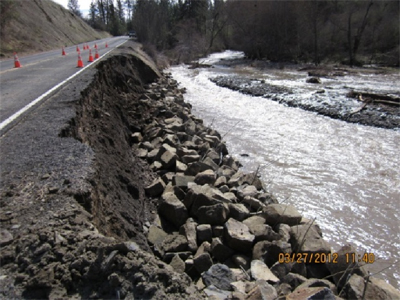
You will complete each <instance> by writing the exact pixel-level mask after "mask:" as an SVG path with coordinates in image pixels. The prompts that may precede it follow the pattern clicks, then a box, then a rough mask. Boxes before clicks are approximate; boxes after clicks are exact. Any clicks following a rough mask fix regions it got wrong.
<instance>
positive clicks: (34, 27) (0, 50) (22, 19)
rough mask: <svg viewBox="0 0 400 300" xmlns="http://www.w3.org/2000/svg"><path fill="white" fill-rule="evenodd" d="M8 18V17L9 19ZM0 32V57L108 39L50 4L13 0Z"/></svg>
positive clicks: (104, 34)
mask: <svg viewBox="0 0 400 300" xmlns="http://www.w3.org/2000/svg"><path fill="white" fill-rule="evenodd" d="M10 15H11V17H10ZM7 17H9V18H10V21H9V22H7V23H6V25H5V26H4V27H3V28H2V30H1V31H2V35H1V43H0V57H1V58H4V57H10V56H11V55H12V53H13V52H14V51H17V52H18V54H22V53H33V52H40V51H46V50H51V49H55V48H59V47H62V46H71V45H74V44H78V43H83V42H88V41H92V40H96V39H101V38H105V37H107V36H109V34H108V33H106V32H99V31H96V30H94V29H93V28H92V27H90V26H89V25H88V24H86V23H85V22H84V21H83V20H82V19H80V18H79V17H77V16H75V15H74V14H73V13H71V12H69V11H68V10H67V9H65V8H64V7H62V6H61V5H59V4H57V3H55V2H53V1H51V0H30V1H25V0H14V1H13V6H12V9H11V10H10V11H9V12H7Z"/></svg>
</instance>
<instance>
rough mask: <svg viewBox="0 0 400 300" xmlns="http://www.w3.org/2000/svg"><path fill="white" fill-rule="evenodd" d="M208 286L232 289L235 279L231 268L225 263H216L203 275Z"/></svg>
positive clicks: (226, 289)
mask: <svg viewBox="0 0 400 300" xmlns="http://www.w3.org/2000/svg"><path fill="white" fill-rule="evenodd" d="M202 278H203V282H204V283H205V285H206V286H210V285H214V286H216V287H217V288H219V289H221V290H225V291H231V290H232V286H231V282H234V281H235V278H234V276H233V273H232V271H231V269H229V268H228V267H227V266H226V265H224V264H215V265H213V266H212V267H211V268H210V269H208V271H206V272H204V273H203V275H202Z"/></svg>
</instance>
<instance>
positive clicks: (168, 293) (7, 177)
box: [0, 44, 400, 299]
mask: <svg viewBox="0 0 400 300" xmlns="http://www.w3.org/2000/svg"><path fill="white" fill-rule="evenodd" d="M83 81H87V82H88V84H87V86H86V87H84V90H83V91H82V92H81V93H79V92H78V93H77V92H76V91H75V87H76V86H75V87H70V88H69V90H67V91H65V92H64V93H61V94H59V95H58V97H55V98H54V99H52V100H51V101H49V102H48V103H46V105H44V106H43V107H41V108H40V109H39V110H38V112H37V116H39V112H46V116H47V117H46V118H45V120H47V119H48V120H49V124H51V126H49V127H46V130H47V131H46V132H44V131H40V130H32V131H31V132H27V131H26V130H22V129H23V126H24V125H23V124H22V125H21V127H20V128H21V133H20V134H19V137H20V138H21V139H22V140H23V139H24V138H26V137H27V136H29V139H30V140H31V141H35V140H36V141H37V143H38V144H40V145H43V141H44V140H45V141H46V153H45V154H43V151H42V147H38V148H34V147H32V148H30V149H28V150H24V151H25V152H24V155H25V156H28V157H29V162H28V163H24V164H23V165H21V168H20V169H18V170H13V165H10V166H9V165H8V164H7V165H6V166H5V168H4V170H2V185H1V195H2V200H1V204H2V205H1V209H0V216H1V219H0V221H1V241H0V242H1V247H2V251H1V257H0V259H1V269H0V272H1V273H0V293H1V295H2V297H4V298H15V299H21V298H23V299H45V298H49V299H60V298H69V299H70V298H71V299H80V298H85V299H93V298H96V299H137V298H139V299H151V298H152V299H201V298H214V299H259V298H265V299H305V298H306V297H314V298H315V299H316V298H318V299H335V298H336V299H341V298H343V299H354V298H358V299H361V298H362V297H363V294H365V295H364V296H365V299H397V298H399V296H400V294H399V292H398V291H397V290H395V289H394V288H393V287H391V286H390V285H388V284H386V283H385V282H383V281H382V280H377V279H374V278H373V277H369V276H368V274H367V273H366V272H365V271H364V270H363V267H362V264H363V263H361V262H360V263H359V262H358V261H355V262H354V263H353V262H352V261H349V259H348V258H349V253H353V252H355V251H356V249H353V248H352V247H351V246H345V247H343V248H342V249H341V250H340V251H338V253H336V254H335V253H331V249H330V246H329V244H328V243H327V242H326V241H324V239H323V238H322V233H321V230H320V229H319V227H318V225H317V224H315V223H314V222H313V221H312V220H306V219H304V218H303V217H302V216H301V215H300V214H299V213H298V211H297V210H296V208H295V207H293V206H291V205H286V204H284V203H281V204H279V203H277V201H276V199H275V198H274V196H273V195H271V194H270V193H268V191H267V190H266V188H265V187H264V184H263V182H261V181H260V179H259V178H258V176H257V175H258V174H257V172H254V173H251V174H245V173H243V172H242V171H241V170H240V162H238V161H237V160H235V159H233V158H232V157H231V156H229V153H228V149H227V148H226V146H225V144H224V142H223V140H222V137H221V135H220V134H219V133H218V132H217V131H215V130H213V129H211V128H208V127H206V126H204V124H203V122H202V120H201V119H198V118H197V117H196V116H194V115H192V114H191V106H190V105H189V104H188V103H186V102H185V101H184V97H183V94H184V90H182V89H180V88H178V84H177V82H176V81H175V80H173V78H171V76H170V75H168V74H160V73H159V71H158V70H156V68H155V67H154V66H153V64H152V62H151V61H149V60H148V59H147V58H146V56H145V55H144V54H143V53H141V52H140V50H138V49H135V47H134V46H133V45H130V44H127V45H126V46H124V47H122V48H121V49H120V50H119V51H118V52H116V53H114V54H113V55H112V56H110V57H109V58H108V59H107V60H106V61H104V62H102V63H100V64H99V65H98V67H97V70H96V72H94V73H93V74H91V75H90V76H89V77H87V78H84V80H83ZM68 91H69V92H68ZM73 91H75V92H73ZM66 110H67V111H68V113H66V112H65V111H66ZM55 116H63V117H59V119H57V118H55ZM41 118H42V117H41ZM41 118H35V120H34V121H31V122H36V123H35V124H36V125H37V124H39V122H40V120H42V119H41ZM26 122H30V121H29V119H28V120H27V121H26ZM42 122H43V120H42ZM32 124H33V123H29V124H27V125H29V128H33V129H35V128H39V127H35V126H32ZM42 126H43V127H45V126H47V125H44V124H42ZM17 131H18V130H16V132H17ZM27 133H28V134H29V135H27ZM44 133H46V134H45V135H44ZM54 133H56V134H54ZM8 135H10V134H8ZM3 139H4V140H3V141H6V142H7V143H11V142H12V141H13V140H14V141H15V139H10V141H8V137H7V136H6V137H4V138H3ZM5 144H6V143H5ZM40 145H39V146H40ZM19 148H21V147H19ZM19 148H18V149H19ZM29 151H30V152H29ZM7 155H8V156H7V159H8V160H9V161H11V162H12V161H13V160H15V161H18V160H19V159H22V156H20V155H18V152H17V150H14V151H9V152H7ZM14 156H15V157H14ZM25 156H23V157H25ZM55 158H56V159H55ZM2 159H3V158H2ZM38 162H40V163H38ZM59 165H60V167H59V168H58V167H57V168H55V167H54V166H59ZM38 167H39V171H37V170H38ZM14 168H15V166H14ZM49 170H50V171H49ZM36 172H37V173H36ZM306 253H307V255H306ZM311 254H313V256H314V258H312V259H311ZM317 256H318V258H317ZM350 256H351V255H350ZM327 260H329V261H330V262H327Z"/></svg>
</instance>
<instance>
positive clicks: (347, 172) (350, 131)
mask: <svg viewBox="0 0 400 300" xmlns="http://www.w3.org/2000/svg"><path fill="white" fill-rule="evenodd" d="M235 55H237V53H235V52H225V53H222V54H215V55H211V56H210V57H209V58H208V60H207V62H208V63H216V62H218V59H220V58H225V57H231V56H235ZM169 71H170V72H171V73H172V75H173V77H174V78H175V79H176V80H177V81H178V82H180V84H181V86H182V87H185V88H186V89H187V93H186V95H185V100H186V101H187V102H189V103H191V104H192V105H193V113H194V114H196V115H197V116H198V117H200V118H202V119H203V120H204V121H205V123H206V124H207V125H208V126H211V127H213V128H214V129H216V130H218V131H219V132H220V133H221V135H223V136H224V140H225V141H226V142H227V145H228V149H229V150H230V153H231V155H233V156H235V157H238V158H239V160H240V161H241V162H242V164H243V169H244V170H245V171H255V170H257V168H258V169H259V172H260V174H261V176H262V179H263V180H264V182H266V183H267V186H268V188H269V190H270V191H271V192H273V193H274V194H275V195H276V196H277V197H278V199H279V201H280V202H285V203H290V204H293V205H294V206H296V207H297V209H298V210H299V211H300V212H301V213H302V214H303V215H304V216H305V217H308V218H310V219H314V218H315V219H316V222H317V223H318V224H319V225H320V226H321V228H322V231H323V234H324V238H325V239H326V240H328V241H329V242H330V243H331V245H332V248H333V251H335V250H338V249H339V247H340V246H342V245H344V244H346V243H351V244H353V245H355V246H356V247H357V249H358V252H362V253H363V252H367V253H373V254H374V255H375V258H376V260H375V262H374V263H373V264H370V265H368V266H367V267H368V269H369V270H370V272H371V273H373V274H375V275H374V276H376V277H379V278H384V279H385V280H387V281H388V282H390V283H391V284H392V285H394V286H395V287H397V288H398V289H400V263H399V260H400V256H399V249H400V222H399V218H400V213H399V206H400V205H399V204H400V167H399V165H400V164H399V162H400V156H399V149H400V131H399V130H389V129H380V128H375V127H371V126H362V125H358V124H351V123H346V122H344V121H340V120H334V119H330V118H328V117H323V116H320V115H317V114H315V113H312V112H308V111H304V110H302V109H298V108H290V107H286V106H284V105H282V104H280V103H278V102H275V101H271V100H268V99H265V98H261V97H252V96H248V95H243V94H241V93H239V92H235V91H232V90H229V89H226V88H221V87H218V86H216V85H215V84H214V83H212V82H211V81H210V80H209V78H210V77H214V76H218V75H221V74H224V75H226V74H227V72H232V73H235V74H238V73H240V72H241V70H237V69H235V68H226V67H215V68H208V69H194V70H191V69H188V66H185V65H181V66H176V67H172V68H170V69H169ZM247 72H248V70H247ZM282 72H284V71H282ZM290 72H291V74H290V77H291V78H293V79H292V81H293V82H291V83H290V80H289V81H287V80H285V81H282V82H281V84H282V85H283V86H285V85H286V86H287V85H289V84H291V85H301V83H300V82H297V81H299V80H300V79H297V77H298V76H297V77H296V74H293V72H294V71H293V70H291V71H290ZM257 76H262V74H261V75H260V74H257ZM279 76H282V74H280V75H279ZM376 76H377V77H379V75H376ZM265 78H270V80H275V81H276V84H278V85H279V79H278V78H273V75H271V74H265ZM394 78H396V77H394ZM296 80H297V81H296ZM345 80H346V86H348V85H349V84H350V85H351V84H352V82H353V81H355V82H354V84H357V85H360V84H361V85H362V84H366V83H363V81H362V80H363V77H362V76H361V77H360V78H358V79H357V78H356V79H354V80H353V81H352V80H351V78H350V79H349V78H346V79H345ZM388 80H389V79H388V78H384V77H383V75H381V77H379V78H376V80H375V79H374V78H371V77H370V76H369V77H368V82H370V83H368V84H369V85H371V84H372V83H373V82H379V89H380V91H382V86H383V85H384V84H387V85H388V87H389V88H390V89H391V90H396V89H397V90H399V89H400V87H399V86H398V82H397V83H396V82H393V79H390V80H389V81H390V82H387V81H388ZM364 81H365V78H364ZM338 86H340V85H338ZM372 88H373V87H372ZM300 93H301V94H300ZM291 97H293V95H291ZM299 97H304V92H302V90H301V89H299ZM243 154H246V156H243Z"/></svg>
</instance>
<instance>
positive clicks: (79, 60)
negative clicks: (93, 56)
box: [76, 52, 83, 68]
mask: <svg viewBox="0 0 400 300" xmlns="http://www.w3.org/2000/svg"><path fill="white" fill-rule="evenodd" d="M76 67H77V68H83V61H82V57H81V53H80V52H78V65H77V66H76Z"/></svg>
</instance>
